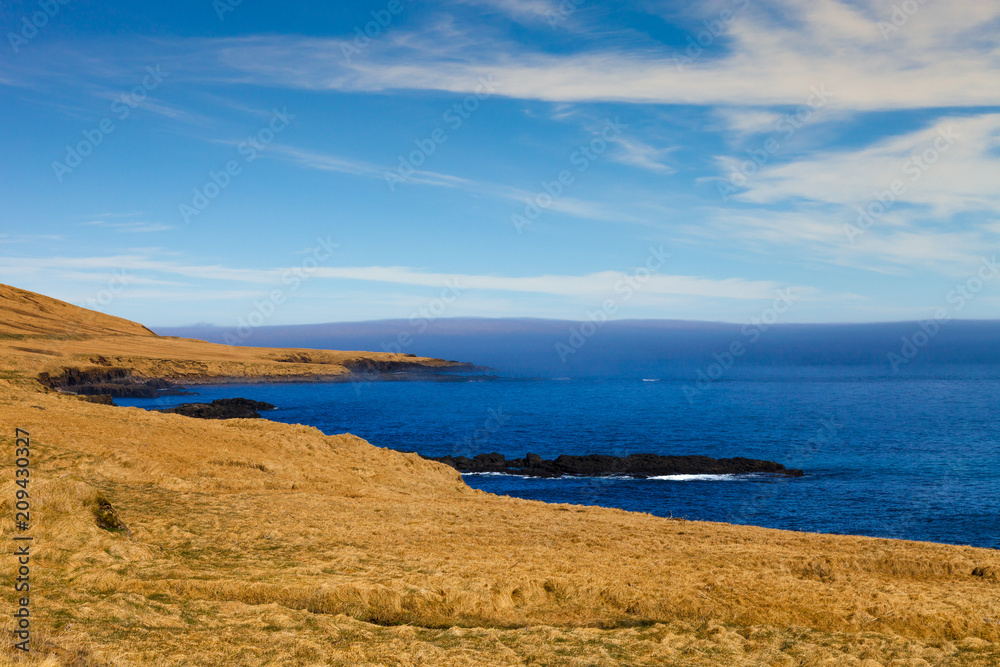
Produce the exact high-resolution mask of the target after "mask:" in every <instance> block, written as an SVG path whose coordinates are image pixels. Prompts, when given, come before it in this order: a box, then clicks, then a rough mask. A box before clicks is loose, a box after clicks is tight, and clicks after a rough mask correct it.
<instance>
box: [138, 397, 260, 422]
mask: <svg viewBox="0 0 1000 667" xmlns="http://www.w3.org/2000/svg"><path fill="white" fill-rule="evenodd" d="M258 410H274V406H273V405H271V404H270V403H265V402H264V401H251V400H250V399H248V398H219V399H216V400H214V401H212V402H211V403H184V404H183V405H178V406H176V407H173V408H165V409H162V410H157V412H169V413H172V414H177V415H184V416H185V417H196V418H198V419H260V413H259V412H257V411H258Z"/></svg>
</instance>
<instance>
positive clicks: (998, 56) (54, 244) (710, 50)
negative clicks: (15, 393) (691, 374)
mask: <svg viewBox="0 0 1000 667" xmlns="http://www.w3.org/2000/svg"><path fill="white" fill-rule="evenodd" d="M161 5H162V6H161ZM46 12H47V13H46ZM0 26H2V32H3V36H4V39H3V44H0V120H2V121H3V122H2V123H0V135H2V137H3V142H2V145H3V146H4V150H5V154H4V158H3V160H2V161H0V202H2V204H3V205H2V206H0V257H2V260H0V281H2V282H6V283H9V284H13V285H17V286H19V287H23V288H26V289H30V290H34V291H39V292H43V293H46V294H49V295H52V296H55V297H58V298H61V299H64V300H67V301H70V302H73V303H77V304H80V305H88V306H91V307H95V308H97V309H99V310H102V311H104V312H108V313H111V314H115V315H120V316H123V317H128V318H131V319H135V320H140V321H142V322H144V323H147V324H150V325H153V326H156V325H184V324H193V323H198V322H202V323H213V324H217V325H219V326H226V327H228V326H234V325H235V324H236V323H237V322H238V321H240V319H241V318H244V319H245V318H247V316H248V315H249V314H250V313H253V312H258V313H262V316H261V317H259V318H258V319H259V320H261V318H262V320H266V322H267V323H269V324H292V323H318V322H333V321H354V320H365V319H381V318H407V317H411V316H414V315H415V314H417V313H420V312H424V313H426V312H432V314H433V315H434V316H442V317H450V316H487V317H500V316H528V317H555V318H567V319H585V318H587V317H588V314H593V313H595V312H596V311H597V310H602V311H603V312H604V313H605V314H606V315H609V316H611V317H617V318H670V319H699V320H724V321H731V322H746V321H750V320H751V319H752V318H754V317H758V316H759V315H760V314H761V313H762V312H765V311H766V310H767V309H768V308H770V307H771V306H772V305H773V304H774V303H775V301H776V299H781V298H782V297H780V296H779V293H780V294H784V295H785V299H786V301H790V302H791V305H790V306H789V307H787V308H783V309H782V311H783V312H782V321H787V322H847V321H885V320H903V319H920V318H927V317H932V316H933V315H934V313H935V312H937V311H939V310H940V309H941V308H943V307H948V308H952V312H951V315H952V316H960V317H962V318H995V317H997V315H998V313H1000V292H998V290H997V283H1000V281H994V282H991V280H992V275H991V276H990V278H989V279H988V280H986V281H984V283H983V284H982V286H981V287H982V288H981V289H979V290H978V291H976V292H975V293H974V294H973V295H972V297H973V298H969V299H963V306H962V309H961V312H955V311H954V304H952V305H949V302H948V300H947V299H948V295H949V294H950V293H951V292H952V291H953V290H954V289H955V287H956V286H957V285H966V284H967V283H968V281H969V280H970V279H972V280H975V276H976V275H977V273H978V272H980V270H981V267H983V266H985V265H984V264H983V262H984V261H988V260H991V259H992V258H994V257H995V254H996V252H997V248H998V240H1000V217H998V213H1000V187H998V183H1000V29H998V28H1000V3H995V2H950V3H943V2H932V1H931V0H925V1H924V2H920V1H918V0H909V2H906V3H893V2H880V1H874V0H873V1H858V2H834V1H832V0H811V1H806V0H783V1H764V0H720V1H719V2H701V3H693V4H692V3H681V2H678V3H673V2H654V1H646V2H635V3H630V2H619V3H602V2H596V1H593V0H563V1H560V0H454V1H451V2H435V3H422V2H417V1H408V0H378V1H374V2H348V3H342V4H340V5H339V6H335V5H334V4H333V3H318V2H289V3H281V4H279V3H264V2H261V1H260V0H242V2H237V0H217V1H216V2H214V3H213V2H212V1H211V0H199V1H197V2H193V1H192V2H187V1H182V2H176V3H135V2H100V3H95V2H85V1H84V0H66V1H65V4H62V3H60V2H59V0H51V1H49V0H43V1H42V2H39V0H34V1H33V2H11V3H4V7H3V9H2V10H0ZM987 273H988V272H987ZM982 275H985V274H982ZM786 301H782V303H786ZM428 309H431V310H430V311H428Z"/></svg>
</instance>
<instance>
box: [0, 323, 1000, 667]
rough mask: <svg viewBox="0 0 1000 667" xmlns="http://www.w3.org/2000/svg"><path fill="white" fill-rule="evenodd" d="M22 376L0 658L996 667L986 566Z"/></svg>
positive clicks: (15, 390)
mask: <svg viewBox="0 0 1000 667" xmlns="http://www.w3.org/2000/svg"><path fill="white" fill-rule="evenodd" d="M139 338H150V337H149V336H148V335H146V336H140V335H132V334H124V335H118V334H115V335H96V336H95V337H94V338H90V339H87V340H79V341H76V342H77V343H79V344H80V345H81V347H80V348H73V349H74V350H79V351H77V352H73V354H75V355H82V356H86V355H87V354H88V352H86V349H87V348H86V344H87V342H88V341H89V342H91V343H93V344H95V345H96V344H106V345H112V344H114V345H121V344H123V343H122V341H123V340H129V341H132V342H131V343H130V344H132V345H136V346H141V345H142V343H140V342H139ZM151 340H155V339H151ZM5 342H6V341H5ZM36 344H39V345H40V344H41V343H37V342H35V341H33V342H32V343H31V345H32V346H34V345H36ZM186 344H187V345H190V346H191V347H190V348H188V352H186V354H191V355H194V354H195V353H196V351H197V350H198V349H206V350H211V349H213V348H214V347H222V346H213V348H199V347H198V346H197V342H195V341H188V342H187V343H186ZM136 349H139V348H138V347H137V348H136ZM269 352H270V353H272V354H277V353H279V352H276V351H274V350H271V351H269ZM224 353H225V351H222V350H219V351H217V352H216V354H224ZM61 354H67V353H65V352H62V353H61ZM89 354H92V355H97V354H99V352H98V351H93V352H90V353H89ZM234 354H235V353H234ZM280 354H287V352H280ZM330 354H331V355H337V354H342V353H332V352H331V353H330ZM7 358H10V357H7ZM192 360H193V361H197V360H196V359H195V358H193V357H192ZM168 362H169V363H175V362H176V359H175V360H173V361H170V360H168ZM241 363H249V362H241ZM261 363H263V362H261ZM274 363H281V362H274ZM308 365H309V364H306V366H308ZM30 370H31V369H29V368H26V367H17V368H13V369H11V371H12V372H18V373H21V374H23V377H17V378H14V379H0V417H2V419H0V451H2V452H5V454H4V455H3V456H2V457H0V539H2V540H5V541H7V543H8V544H11V539H10V538H11V537H12V535H13V534H15V532H16V528H15V525H14V514H13V513H14V509H15V508H14V501H15V491H16V490H17V488H18V487H16V486H15V483H14V480H15V479H16V478H15V474H14V468H13V466H14V461H15V458H14V451H15V443H14V437H15V428H20V429H23V430H24V431H27V432H28V433H30V441H31V445H30V449H31V455H30V458H31V464H30V465H31V477H30V486H29V487H28V488H29V490H30V496H31V498H30V501H31V522H30V523H31V527H30V528H29V530H28V531H27V533H28V534H30V535H31V536H32V537H33V538H34V541H33V542H32V560H31V567H32V574H31V577H32V579H31V581H32V589H31V613H32V623H33V625H32V628H33V631H34V635H33V648H34V652H33V653H32V655H31V656H30V658H29V659H27V660H21V659H19V656H16V655H15V653H14V651H13V649H12V646H11V645H12V641H11V639H10V638H8V640H7V641H6V642H4V643H3V644H2V647H3V652H2V653H0V665H15V664H16V665H25V664H28V665H46V666H49V667H51V666H59V665H65V666H67V667H68V666H73V667H105V666H111V665H115V666H120V667H129V666H136V667H138V666H145V665H157V666H159V665H178V666H180V665H205V666H208V665H213V666H214V665H227V666H228V665H246V666H251V665H253V666H258V665H274V666H278V665H344V666H347V665H400V666H403V665H435V666H437V665H445V666H449V665H468V666H473V665H477V666H478V665H523V664H533V665H580V666H583V665H587V666H590V665H602V666H603V665H789V666H792V665H863V666H865V667H874V666H877V665H900V666H903V665H906V666H916V665H983V666H986V665H996V664H1000V595H998V594H1000V581H998V578H997V572H1000V554H998V553H997V552H995V551H991V550H987V549H976V548H971V547H958V546H948V545H937V544H927V543H916V542H906V541H898V540H881V539H873V538H862V537H848V536H833V535H815V534H806V533H792V532H785V531H778V530H768V529H763V528H755V527H747V526H733V525H726V524H714V523H705V522H690V521H683V520H674V519H665V518H658V517H653V516H649V515H646V514H640V513H631V512H624V511H621V510H612V509H602V508H596V507H582V506H570V505H554V504H546V503H541V502H534V501H527V500H519V499H513V498H507V497H499V496H492V495H489V494H486V493H483V492H480V491H476V490H473V489H470V488H469V487H468V486H466V485H465V484H464V483H463V481H462V479H461V477H460V475H458V473H456V472H455V471H454V470H452V469H450V468H448V467H446V466H444V465H442V464H437V463H434V462H431V461H427V460H424V459H421V458H419V457H418V456H416V455H413V454H404V453H400V452H395V451H392V450H388V449H380V448H376V447H373V446H371V445H370V444H368V443H366V442H365V441H363V440H361V439H359V438H356V437H354V436H351V435H348V434H341V435H332V436H327V435H324V434H323V433H321V432H320V431H318V430H317V429H314V428H310V427H306V426H300V425H288V424H279V423H274V422H269V421H266V420H239V419H237V420H228V421H221V422H219V421H203V420H195V419H191V418H187V417H183V416H181V415H174V414H160V413H152V412H146V411H143V410H140V409H138V408H118V407H114V406H107V405H97V404H93V403H88V402H85V401H82V400H80V398H79V397H76V396H71V395H67V394H63V393H58V392H53V391H46V390H44V389H43V388H42V387H41V386H40V385H39V384H38V383H36V382H34V381H33V380H31V381H30V380H29V379H28V375H27V374H28V373H29V372H30ZM400 409H405V406H400ZM428 437H433V434H429V435H428ZM18 534H24V533H23V531H22V532H20V533H18ZM7 562H8V565H7V566H6V567H4V568H3V569H2V573H3V575H2V577H3V578H2V581H0V586H2V588H3V591H4V594H3V600H4V604H5V605H8V606H7V607H6V608H7V609H8V611H6V612H4V613H10V612H9V610H10V609H12V608H13V604H14V591H13V581H12V579H13V577H14V572H15V570H14V564H13V559H12V558H11V559H8V561H7ZM9 618H10V617H9V616H8V619H9ZM8 627H9V626H8ZM8 637H9V636H8ZM22 657H23V656H22Z"/></svg>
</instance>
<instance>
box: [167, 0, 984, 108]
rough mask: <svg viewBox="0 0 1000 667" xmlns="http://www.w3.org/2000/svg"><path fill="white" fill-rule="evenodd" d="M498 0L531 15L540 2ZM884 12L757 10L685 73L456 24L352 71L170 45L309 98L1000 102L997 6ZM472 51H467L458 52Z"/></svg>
mask: <svg viewBox="0 0 1000 667" xmlns="http://www.w3.org/2000/svg"><path fill="white" fill-rule="evenodd" d="M508 4H509V7H508V9H510V10H511V11H514V9H515V7H521V8H522V11H521V13H522V14H534V15H537V13H538V11H541V10H542V7H543V5H545V4H546V3H533V2H524V3H508ZM891 12H892V5H891V3H889V2H883V1H881V0H869V1H868V2H863V3H860V4H848V3H846V2H835V1H834V0H808V1H807V0H772V1H771V2H762V3H755V4H754V5H753V6H751V7H750V8H748V9H747V10H746V11H745V12H743V13H741V14H740V15H739V16H737V17H736V18H735V19H734V20H733V21H732V23H731V25H730V26H729V29H728V32H727V33H726V37H727V39H726V42H725V43H726V49H727V50H726V51H724V52H721V53H719V52H714V53H712V54H711V55H710V56H709V55H706V56H704V57H701V58H699V59H697V60H696V61H695V62H693V63H692V64H690V65H688V66H686V67H682V68H679V67H678V66H677V64H676V62H675V60H674V57H675V56H676V55H677V53H675V52H674V50H673V49H668V48H663V47H659V48H656V47H654V46H653V45H650V46H649V47H648V48H642V49H609V48H608V47H606V46H605V47H601V48H596V47H595V48H591V49H581V50H577V51H574V52H571V53H564V54H552V53H544V52H540V51H534V52H533V51H531V50H528V49H524V48H520V49H518V50H516V51H513V52H512V51H511V50H510V49H509V48H508V47H509V45H506V44H505V43H504V42H503V41H497V39H496V38H490V37H489V36H486V35H484V34H483V33H482V31H478V32H476V33H475V34H473V33H472V31H471V28H469V27H464V26H462V25H457V24H454V23H452V22H447V23H446V24H437V25H435V26H431V29H430V30H427V31H425V32H424V33H423V34H421V33H403V32H397V33H392V34H391V35H388V36H387V37H386V38H385V39H383V40H380V41H379V42H378V43H373V44H372V45H371V46H370V47H369V48H368V49H367V50H366V57H365V58H364V59H358V60H356V61H353V62H352V63H345V62H344V61H343V59H341V58H338V57H336V55H337V54H339V53H340V47H341V44H342V41H341V40H337V39H325V38H302V37H286V36H256V37H247V38H225V39H216V40H200V41H197V42H186V43H183V44H180V45H173V46H172V47H171V48H172V49H173V51H174V54H173V55H172V56H171V58H172V63H171V64H172V66H173V67H174V70H176V71H178V72H183V71H184V70H187V71H188V73H189V74H190V73H193V72H199V73H203V72H204V70H205V65H206V63H210V64H211V65H212V68H211V69H212V71H213V75H212V78H213V79H216V80H221V81H228V82H231V83H256V84H260V85H269V86H277V87H284V88H305V89H310V90H354V91H378V90H390V89H425V90H440V91H451V92H471V91H473V90H474V89H475V87H476V86H477V85H478V78H479V77H480V76H485V75H488V74H493V75H494V76H496V78H497V79H498V80H499V81H501V82H502V89H501V90H500V93H499V94H502V95H506V96H510V97H518V98H525V99H539V100H549V101H554V102H581V101H619V102H633V103H666V104H705V105H719V106H729V107H734V106H735V107H743V106H762V105H763V106H768V105H796V104H801V103H802V101H803V98H804V97H805V96H807V95H808V94H809V90H810V88H811V87H813V86H818V85H821V84H826V85H827V86H828V87H829V89H830V90H831V91H833V92H834V95H835V96H834V98H833V100H832V101H831V102H830V105H831V107H840V108H850V109H856V110H864V109H869V110H870V109H907V108H925V107H940V106H992V105H998V104H1000V89H998V88H997V86H995V85H994V83H995V81H996V80H997V79H998V77H1000V51H998V50H997V48H996V46H997V41H998V35H1000V30H997V23H998V18H1000V6H998V5H995V4H993V3H982V2H978V1H973V0H965V1H962V2H952V3H928V4H925V5H922V6H921V8H920V11H919V13H918V14H917V15H916V16H914V17H913V18H911V19H910V20H909V22H908V23H907V24H906V25H905V26H903V27H902V28H901V29H900V30H899V32H898V34H893V35H891V36H890V37H889V38H885V37H883V34H882V32H880V30H879V27H878V25H879V24H878V22H879V21H880V20H885V19H887V18H888V17H889V16H890V15H891ZM435 30H438V31H440V30H446V31H447V32H448V39H446V40H442V39H440V38H439V37H440V35H436V34H434V31H435ZM470 43H475V44H476V48H475V49H468V48H465V47H466V46H467V45H468V44H470ZM984 45H991V48H983V47H984ZM179 76H183V74H180V75H179Z"/></svg>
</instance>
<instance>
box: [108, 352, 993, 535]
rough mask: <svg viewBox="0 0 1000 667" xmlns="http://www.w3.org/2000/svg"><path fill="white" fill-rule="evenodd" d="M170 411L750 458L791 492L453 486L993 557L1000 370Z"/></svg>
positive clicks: (931, 369)
mask: <svg viewBox="0 0 1000 667" xmlns="http://www.w3.org/2000/svg"><path fill="white" fill-rule="evenodd" d="M192 390H193V391H196V392H198V395H197V396H168V397H162V398H157V399H117V402H118V403H119V404H120V405H130V406H139V407H143V408H154V407H167V406H171V405H176V404H180V403H186V402H195V401H206V402H207V401H210V400H213V399H216V398H230V397H238V396H239V397H244V398H250V399H254V400H260V401H267V402H269V403H273V404H275V405H276V406H278V407H277V409H276V410H274V411H271V412H267V413H264V416H265V417H266V418H268V419H272V420H275V421H280V422H287V423H301V424H308V425H311V426H315V427H317V428H319V429H321V430H322V431H323V432H325V433H328V434H333V433H343V432H350V433H353V434H355V435H358V436H360V437H362V438H365V439H366V440H368V441H369V442H371V443H372V444H374V445H376V446H379V447H389V448H392V449H397V450H402V451H413V452H419V453H421V454H426V455H431V456H443V455H445V454H453V455H465V456H474V455H476V454H478V453H482V452H494V451H495V452H499V453H501V454H504V455H506V456H507V457H508V458H512V457H521V456H524V454H525V453H527V452H533V453H536V454H539V455H541V456H542V457H544V458H553V457H555V456H558V455H559V454H590V453H601V454H614V455H617V456H622V455H626V454H630V453H639V452H652V453H657V454H667V455H670V454H674V455H683V454H702V455H707V456H713V457H717V458H718V457H732V456H746V457H751V458H760V459H768V460H773V461H778V462H779V463H783V464H784V465H785V466H787V467H789V468H801V469H803V470H804V471H805V473H806V474H805V476H804V477H800V478H786V477H774V476H768V475H750V476H723V477H710V476H709V477H702V476H673V477H666V478H657V479H641V480H638V479H624V478H567V477H563V478H557V479H537V478H524V477H514V476H506V475H489V474H480V475H466V476H465V481H466V483H467V484H469V485H470V486H473V487H476V488H479V489H482V490H484V491H488V492H490V493H497V494H505V495H510V496H516V497H521V498H529V499H534V500H543V501H547V502H559V503H573V504H582V505H600V506H605V507H618V508H622V509H627V510H633V511H639V512H648V513H651V514H655V515H659V516H673V517H681V518H687V519H697V520H705V521H724V522H729V523H739V524H753V525H759V526H766V527H770V528H781V529H787V530H796V531H809V532H821V533H837V534H850V535H870V536H877V537H890V538H902V539H910V540H926V541H933V542H946V543H952V544H969V545H974V546H981V547H990V548H1000V422H998V420H997V415H998V414H1000V366H995V365H973V366H968V365H960V366H950V365H938V366H925V367H921V368H919V369H917V370H914V371H913V372H910V373H893V372H890V371H888V370H887V369H886V367H884V366H871V367H859V366H846V367H845V366H825V367H824V366H793V367H766V368H741V369H737V368H734V369H730V370H729V371H728V372H727V373H726V374H725V376H724V377H721V378H720V379H718V380H715V381H711V382H707V381H703V382H702V383H701V384H698V383H697V382H696V380H695V379H694V378H693V377H692V375H691V374H689V373H681V374H678V375H676V376H673V377H670V376H663V377H656V376H653V377H643V376H641V375H639V376H634V377H617V378H614V377H611V378H609V377H604V378H541V379H532V378H498V379H492V380H490V379H482V378H468V379H467V380H465V381H450V382H440V381H399V382H392V381H381V382H358V383H296V384H242V385H220V386H199V387H194V388H192Z"/></svg>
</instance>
